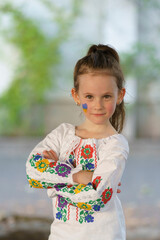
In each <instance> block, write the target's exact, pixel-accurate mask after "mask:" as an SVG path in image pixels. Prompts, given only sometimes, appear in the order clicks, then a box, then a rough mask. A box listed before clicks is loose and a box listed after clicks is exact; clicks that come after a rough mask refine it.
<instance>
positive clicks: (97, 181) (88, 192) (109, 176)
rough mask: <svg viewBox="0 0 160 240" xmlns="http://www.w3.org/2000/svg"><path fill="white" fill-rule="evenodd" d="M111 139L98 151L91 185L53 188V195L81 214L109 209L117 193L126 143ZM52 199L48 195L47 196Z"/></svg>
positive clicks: (126, 152) (121, 137) (120, 138)
mask: <svg viewBox="0 0 160 240" xmlns="http://www.w3.org/2000/svg"><path fill="white" fill-rule="evenodd" d="M118 136H119V137H112V139H111V140H110V141H107V140H106V142H104V143H103V146H100V149H99V161H98V165H97V168H96V169H95V171H94V174H93V178H92V183H89V184H87V185H83V184H79V185H74V186H67V187H66V186H60V185H57V186H56V194H57V195H59V196H61V198H63V200H64V201H67V202H68V203H70V204H72V205H73V206H76V207H79V208H83V209H85V210H93V211H100V210H101V209H102V208H104V207H105V208H106V206H108V205H109V202H111V201H112V200H113V199H114V198H115V196H116V192H117V186H118V182H119V181H120V179H121V177H122V174H123V171H124V168H125V162H126V159H127V156H128V151H129V150H128V143H127V141H126V140H125V138H124V137H123V136H122V135H118ZM49 195H50V197H52V192H50V193H49Z"/></svg>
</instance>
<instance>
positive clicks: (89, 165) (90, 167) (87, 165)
mask: <svg viewBox="0 0 160 240" xmlns="http://www.w3.org/2000/svg"><path fill="white" fill-rule="evenodd" d="M85 167H86V169H88V170H91V169H94V164H92V163H90V162H89V163H87V164H86V166H85Z"/></svg>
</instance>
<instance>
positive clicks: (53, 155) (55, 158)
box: [49, 150, 58, 161]
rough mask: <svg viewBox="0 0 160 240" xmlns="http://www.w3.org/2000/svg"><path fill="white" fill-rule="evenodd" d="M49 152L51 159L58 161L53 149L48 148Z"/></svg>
mask: <svg viewBox="0 0 160 240" xmlns="http://www.w3.org/2000/svg"><path fill="white" fill-rule="evenodd" d="M49 152H50V153H51V155H52V157H53V159H54V160H55V161H58V157H57V154H56V153H55V152H54V151H53V150H50V151H49Z"/></svg>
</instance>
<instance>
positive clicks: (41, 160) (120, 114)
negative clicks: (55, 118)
mask: <svg viewBox="0 0 160 240" xmlns="http://www.w3.org/2000/svg"><path fill="white" fill-rule="evenodd" d="M71 93H72V96H73V99H74V101H75V103H76V104H77V105H79V106H81V107H82V109H83V112H84V115H85V121H84V122H83V123H82V124H81V125H79V126H73V125H71V124H68V123H63V124H61V125H60V126H59V127H57V128H56V129H55V130H53V131H52V132H51V133H50V134H48V136H47V137H46V138H45V139H44V140H43V141H42V142H40V143H39V144H38V145H37V146H36V147H35V148H34V149H33V151H32V152H31V154H30V156H29V158H28V161H27V164H26V168H27V178H28V181H29V184H30V185H31V186H32V187H35V188H47V189H48V195H49V197H50V198H52V203H53V213H54V221H53V223H52V226H51V234H50V236H49V240H62V239H65V240H73V239H74V240H75V239H76V240H82V239H85V240H94V239H95V240H125V239H126V235H125V221H124V215H123V211H122V207H121V203H120V201H119V199H118V197H117V186H118V183H119V181H120V179H121V177H122V174H123V171H124V167H125V162H126V159H127V156H128V152H129V149H128V143H127V140H126V139H125V137H124V136H123V135H122V134H121V133H120V132H121V131H122V128H123V123H124V117H125V111H124V101H123V98H124V95H125V88H124V77H123V74H122V71H121V68H120V63H119V56H118V53H117V52H116V51H115V50H114V49H113V48H111V47H109V46H107V45H93V46H91V47H90V49H89V50H88V53H87V55H86V56H85V57H83V58H82V59H80V60H79V61H78V62H77V64H76V66H75V69H74V88H72V90H71Z"/></svg>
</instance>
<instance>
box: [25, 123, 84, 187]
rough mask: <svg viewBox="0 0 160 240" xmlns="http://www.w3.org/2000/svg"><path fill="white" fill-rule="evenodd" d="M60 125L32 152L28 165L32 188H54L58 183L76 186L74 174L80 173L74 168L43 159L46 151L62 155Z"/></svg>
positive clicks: (67, 164)
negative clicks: (73, 178)
mask: <svg viewBox="0 0 160 240" xmlns="http://www.w3.org/2000/svg"><path fill="white" fill-rule="evenodd" d="M62 127H63V126H62V125H60V126H59V127H58V128H57V129H55V130H53V131H52V132H51V133H50V134H48V136H47V137H46V138H45V139H44V140H43V141H42V142H40V143H39V144H38V145H37V146H36V147H35V148H34V149H33V151H32V152H31V154H30V156H29V158H28V160H27V163H26V172H27V178H28V181H29V184H30V186H32V187H35V188H53V187H54V185H55V184H57V183H65V184H66V185H67V184H74V183H73V180H72V175H73V173H75V172H77V171H80V170H81V169H77V168H74V167H72V165H71V164H70V163H65V162H64V161H58V162H55V161H54V160H51V159H45V158H44V157H43V154H42V153H43V151H44V150H50V149H52V150H53V151H54V152H56V154H57V156H59V153H60V143H61V142H62V137H63V129H62Z"/></svg>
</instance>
